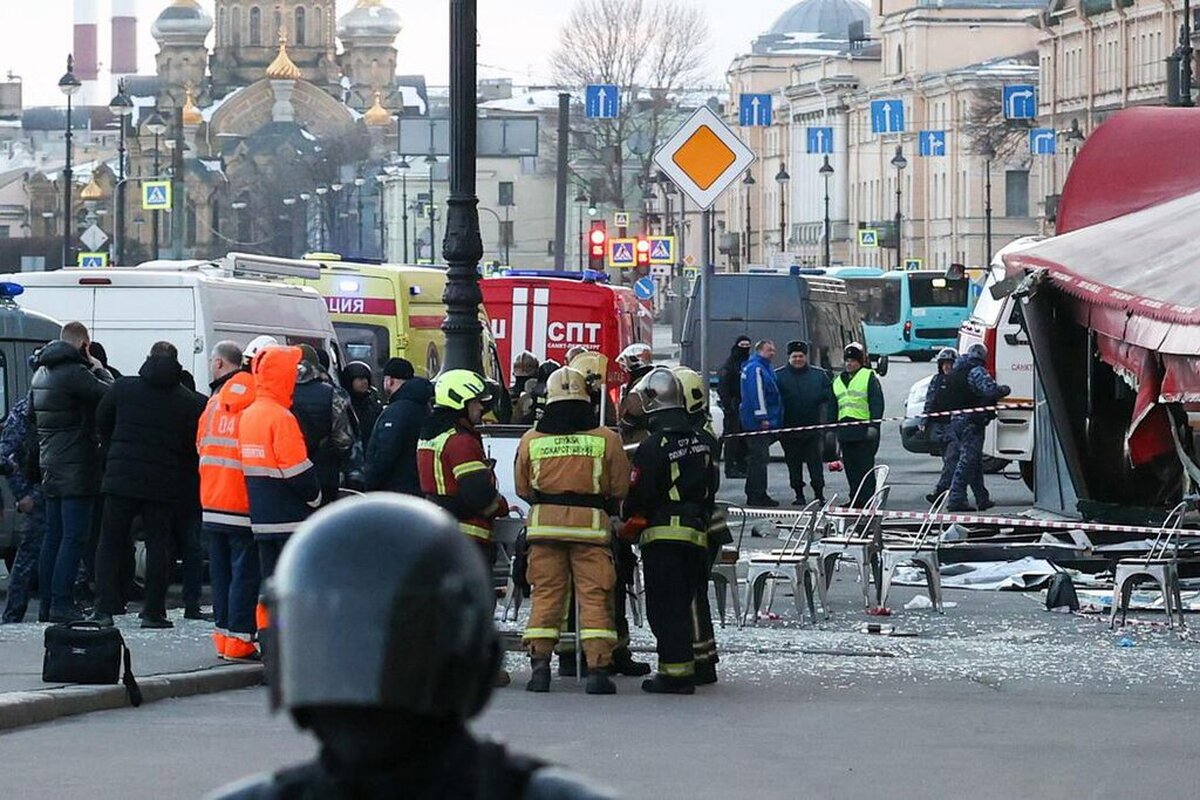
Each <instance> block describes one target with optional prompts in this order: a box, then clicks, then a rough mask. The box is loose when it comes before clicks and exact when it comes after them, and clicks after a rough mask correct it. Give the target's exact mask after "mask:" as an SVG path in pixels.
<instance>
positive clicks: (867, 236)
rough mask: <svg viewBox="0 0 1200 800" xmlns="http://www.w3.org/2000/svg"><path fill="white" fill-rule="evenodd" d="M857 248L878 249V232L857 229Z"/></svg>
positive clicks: (871, 229)
mask: <svg viewBox="0 0 1200 800" xmlns="http://www.w3.org/2000/svg"><path fill="white" fill-rule="evenodd" d="M858 246H859V247H879V230H878V229H876V228H859V229H858Z"/></svg>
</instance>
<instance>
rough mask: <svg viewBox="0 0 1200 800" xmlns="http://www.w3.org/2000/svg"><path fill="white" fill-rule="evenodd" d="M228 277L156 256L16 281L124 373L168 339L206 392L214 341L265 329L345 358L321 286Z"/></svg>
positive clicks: (243, 339)
mask: <svg viewBox="0 0 1200 800" xmlns="http://www.w3.org/2000/svg"><path fill="white" fill-rule="evenodd" d="M227 275H228V273H227V272H226V271H225V270H223V269H222V268H221V267H220V266H217V265H214V264H212V263H210V262H206V261H184V262H168V261H156V262H149V263H147V264H144V265H142V266H139V267H130V268H113V269H63V270H58V271H55V272H29V273H21V274H19V275H14V276H13V281H14V282H15V283H18V284H20V285H21V286H23V287H25V293H24V294H23V295H22V296H21V301H22V305H23V306H24V307H25V308H28V309H32V310H34V311H40V312H41V313H43V314H47V315H49V316H51V317H54V318H55V319H60V320H63V321H64V322H65V321H71V320H78V321H79V322H82V323H83V324H85V325H87V327H88V330H89V331H90V332H91V334H92V338H93V339H95V340H96V341H97V342H100V343H101V344H103V345H104V349H105V350H106V351H107V353H108V360H109V363H110V364H111V365H112V366H114V367H116V368H117V369H118V370H120V371H121V372H122V373H123V374H125V375H135V374H137V371H138V369H140V368H141V366H142V363H143V362H144V361H145V360H146V354H147V353H149V352H150V347H151V345H153V344H154V343H155V342H157V341H168V342H171V343H172V344H173V345H175V346H176V347H177V348H179V360H180V362H181V363H182V364H183V367H184V369H186V370H188V371H189V372H191V373H192V375H193V376H194V377H195V379H196V388H197V390H199V391H205V389H206V387H207V385H208V366H209V354H210V353H211V352H212V347H213V345H215V344H216V343H217V342H219V341H221V340H223V339H232V340H233V341H236V342H238V343H239V344H242V345H243V346H244V345H246V344H248V343H249V342H250V340H251V339H254V338H255V337H256V336H260V335H262V334H268V335H270V336H274V337H275V338H276V339H278V340H279V342H280V343H281V344H301V343H307V344H311V345H312V346H313V347H315V348H317V349H318V350H321V349H323V350H325V351H326V352H328V353H329V354H330V356H331V358H332V359H333V363H335V364H337V363H339V362H340V359H339V357H338V350H337V337H336V335H335V333H334V330H333V324H332V323H331V322H330V320H329V312H328V311H327V309H326V306H325V301H324V300H323V299H322V298H321V296H320V295H319V294H317V292H316V291H315V290H313V289H309V288H307V287H302V286H291V285H288V284H285V283H283V282H282V281H271V280H249V279H245V278H234V277H227Z"/></svg>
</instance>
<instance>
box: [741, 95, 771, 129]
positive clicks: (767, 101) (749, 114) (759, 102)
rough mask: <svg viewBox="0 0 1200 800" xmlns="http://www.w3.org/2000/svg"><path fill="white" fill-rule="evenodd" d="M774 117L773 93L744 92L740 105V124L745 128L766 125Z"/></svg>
mask: <svg viewBox="0 0 1200 800" xmlns="http://www.w3.org/2000/svg"><path fill="white" fill-rule="evenodd" d="M772 119H773V114H772V108H771V95H769V94H744V95H742V97H741V101H740V103H739V105H738V125H740V126H742V127H743V128H755V127H765V126H767V125H770V124H771V122H772Z"/></svg>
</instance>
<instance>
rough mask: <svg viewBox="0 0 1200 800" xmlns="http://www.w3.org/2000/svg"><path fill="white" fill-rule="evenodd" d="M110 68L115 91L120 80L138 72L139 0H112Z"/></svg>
mask: <svg viewBox="0 0 1200 800" xmlns="http://www.w3.org/2000/svg"><path fill="white" fill-rule="evenodd" d="M108 68H109V71H110V72H111V73H112V79H113V80H112V82H113V91H114V92H115V91H116V87H117V81H118V80H120V79H121V78H122V77H124V76H126V75H136V74H137V69H138V65H137V0H112V57H111V58H110V59H109V66H108Z"/></svg>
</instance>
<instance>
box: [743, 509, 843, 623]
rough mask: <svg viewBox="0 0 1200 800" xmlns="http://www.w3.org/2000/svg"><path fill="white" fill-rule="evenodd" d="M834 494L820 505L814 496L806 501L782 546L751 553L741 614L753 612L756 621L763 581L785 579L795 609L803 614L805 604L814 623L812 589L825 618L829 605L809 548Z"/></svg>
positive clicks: (817, 561) (817, 563)
mask: <svg viewBox="0 0 1200 800" xmlns="http://www.w3.org/2000/svg"><path fill="white" fill-rule="evenodd" d="M835 499H836V497H831V498H830V499H829V502H827V503H826V504H825V505H824V506H821V505H820V504H819V503H818V502H817V501H816V500H813V501H812V502H811V503H809V504H808V505H806V506H805V507H804V509H803V510H802V511H801V512H800V513H799V514H798V515H797V516H796V519H795V521H794V522H792V526H791V528H789V529H788V535H787V539H786V540H785V542H784V546H783V547H782V548H780V549H779V550H775V551H772V552H771V553H766V554H763V555H759V556H752V557H751V558H750V560H749V561H748V562H747V574H746V600H745V609H744V611H743V614H744V615H746V616H748V615H749V614H750V613H751V612H753V613H754V619H755V624H756V625H757V624H758V611H759V609H760V608H761V607H762V596H763V592H764V590H765V588H766V584H767V581H781V580H782V581H787V582H788V583H789V584H790V585H791V588H792V597H793V600H794V601H795V603H796V613H797V614H798V615H799V616H800V617H801V618H803V616H804V606H805V605H807V606H808V613H809V617H810V618H811V620H812V622H813V623H814V624H815V623H816V621H817V609H816V604H815V602H814V597H813V595H814V592H815V593H816V595H817V598H819V600H820V603H821V611H822V613H823V614H824V615H825V618H826V619H828V618H829V605H828V603H826V601H825V579H824V575H823V574H822V571H821V570H822V568H821V558H820V556H818V555H817V554H816V553H814V552H813V544H814V542H815V541H816V537H817V530H818V528H819V526H820V525H821V524H822V522H823V521H824V519H825V515H826V514H827V513H828V511H829V509H830V508H832V507H833V502H834V500H835Z"/></svg>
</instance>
